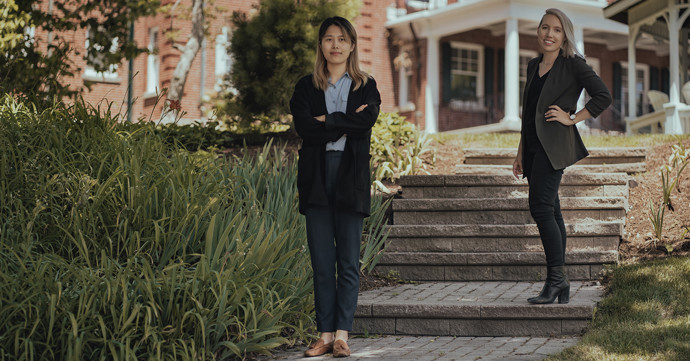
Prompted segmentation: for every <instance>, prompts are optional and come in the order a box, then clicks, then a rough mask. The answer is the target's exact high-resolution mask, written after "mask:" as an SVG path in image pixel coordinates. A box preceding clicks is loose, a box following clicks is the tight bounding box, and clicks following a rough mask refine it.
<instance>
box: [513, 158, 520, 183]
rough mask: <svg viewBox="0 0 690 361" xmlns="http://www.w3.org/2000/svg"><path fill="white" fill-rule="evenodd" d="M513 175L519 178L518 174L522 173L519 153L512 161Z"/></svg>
mask: <svg viewBox="0 0 690 361" xmlns="http://www.w3.org/2000/svg"><path fill="white" fill-rule="evenodd" d="M513 175H514V176H515V178H517V179H520V177H519V176H520V175H522V156H521V155H520V154H518V156H517V157H515V161H513Z"/></svg>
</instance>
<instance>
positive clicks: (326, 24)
mask: <svg viewBox="0 0 690 361" xmlns="http://www.w3.org/2000/svg"><path fill="white" fill-rule="evenodd" d="M333 25H335V26H337V27H339V28H340V30H342V31H343V35H345V39H347V40H349V41H350V42H351V43H352V46H354V50H353V51H352V52H351V53H350V56H349V57H348V58H347V72H348V74H350V77H351V78H352V82H353V83H354V84H355V87H354V90H357V89H359V87H360V86H362V85H364V84H366V83H367V79H369V75H368V74H367V73H365V72H363V71H362V70H361V69H360V68H359V55H358V54H359V53H358V51H357V50H358V48H359V47H358V46H357V31H356V30H355V28H354V26H352V24H351V23H350V22H349V21H347V19H345V18H341V17H340V16H334V17H330V18H328V19H326V20H324V21H323V23H321V27H320V28H319V43H318V44H316V62H315V63H314V73H313V75H314V76H313V77H312V82H313V83H314V86H315V87H316V88H317V89H319V90H323V91H326V89H328V68H327V67H326V66H327V65H328V64H327V62H326V57H325V56H324V55H323V51H322V50H321V40H323V37H324V35H325V34H326V31H327V30H328V28H330V27H331V26H333Z"/></svg>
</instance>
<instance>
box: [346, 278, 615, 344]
mask: <svg viewBox="0 0 690 361" xmlns="http://www.w3.org/2000/svg"><path fill="white" fill-rule="evenodd" d="M542 285H543V283H539V282H536V283H533V282H432V283H423V284H403V285H398V286H393V287H384V288H379V289H375V290H371V291H366V292H362V293H361V294H360V295H359V300H358V305H357V310H356V312H355V322H354V325H353V332H354V333H360V334H370V335H371V334H385V335H434V336H493V337H503V336H513V337H515V336H557V335H579V334H580V333H581V332H582V330H583V329H584V328H585V327H586V326H587V323H588V322H589V321H590V320H591V319H592V315H593V312H594V308H595V306H596V303H597V302H598V301H599V300H600V299H601V297H602V295H603V288H602V287H601V286H600V285H599V284H598V283H597V282H578V281H572V282H570V287H571V289H570V303H568V304H551V305H532V304H529V303H527V301H526V300H527V298H529V297H533V296H536V295H537V294H538V293H539V292H540V290H541V287H542Z"/></svg>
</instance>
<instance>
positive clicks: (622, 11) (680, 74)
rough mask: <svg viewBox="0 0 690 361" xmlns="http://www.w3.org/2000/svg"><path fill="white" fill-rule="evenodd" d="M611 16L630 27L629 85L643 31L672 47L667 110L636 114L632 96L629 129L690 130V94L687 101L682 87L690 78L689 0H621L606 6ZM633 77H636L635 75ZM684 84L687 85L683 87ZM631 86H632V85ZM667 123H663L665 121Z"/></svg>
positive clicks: (629, 104) (630, 130) (631, 96)
mask: <svg viewBox="0 0 690 361" xmlns="http://www.w3.org/2000/svg"><path fill="white" fill-rule="evenodd" d="M604 16H606V18H607V19H611V20H615V21H618V22H620V23H623V24H626V25H627V26H628V63H629V64H632V65H631V66H629V67H628V82H629V85H628V86H632V84H633V82H634V73H633V72H634V70H635V62H636V59H635V50H634V49H635V46H636V44H637V42H638V40H639V38H640V36H642V35H643V34H647V35H651V36H653V37H654V38H655V39H658V41H659V42H660V43H663V44H664V46H667V47H668V51H669V72H670V78H669V82H670V88H669V94H668V102H666V103H665V104H663V110H661V109H658V110H657V111H656V112H655V113H652V114H647V115H645V116H642V117H636V116H635V112H634V109H635V108H636V107H637V104H636V99H635V96H634V94H632V93H630V94H629V95H628V107H629V109H630V111H629V113H628V114H632V116H630V117H628V118H627V119H626V123H627V132H628V133H632V132H635V131H637V130H638V129H640V128H641V127H647V126H649V127H651V131H652V132H659V130H662V131H663V132H664V133H666V134H685V133H690V105H688V104H686V103H690V99H688V98H690V96H686V97H685V99H684V101H685V102H683V99H682V98H681V87H682V86H683V84H684V83H686V84H687V82H688V81H690V75H689V74H688V65H689V62H690V61H689V59H688V32H689V28H690V22H689V21H688V16H690V4H689V3H688V1H687V0H618V1H616V2H615V3H613V4H611V5H610V6H608V7H606V8H605V9H604ZM631 76H632V78H631ZM683 87H684V86H683ZM629 89H631V88H629ZM661 122H663V124H661Z"/></svg>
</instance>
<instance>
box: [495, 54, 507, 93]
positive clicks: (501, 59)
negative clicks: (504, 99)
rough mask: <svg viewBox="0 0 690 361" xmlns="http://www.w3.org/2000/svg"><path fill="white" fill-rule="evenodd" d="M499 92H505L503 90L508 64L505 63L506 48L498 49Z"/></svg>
mask: <svg viewBox="0 0 690 361" xmlns="http://www.w3.org/2000/svg"><path fill="white" fill-rule="evenodd" d="M497 60H498V74H497V75H498V92H499V93H503V90H504V89H505V70H506V65H505V60H506V51H505V49H498V59H497Z"/></svg>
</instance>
